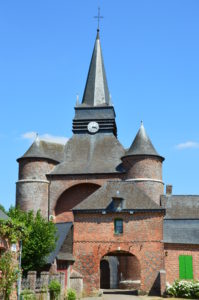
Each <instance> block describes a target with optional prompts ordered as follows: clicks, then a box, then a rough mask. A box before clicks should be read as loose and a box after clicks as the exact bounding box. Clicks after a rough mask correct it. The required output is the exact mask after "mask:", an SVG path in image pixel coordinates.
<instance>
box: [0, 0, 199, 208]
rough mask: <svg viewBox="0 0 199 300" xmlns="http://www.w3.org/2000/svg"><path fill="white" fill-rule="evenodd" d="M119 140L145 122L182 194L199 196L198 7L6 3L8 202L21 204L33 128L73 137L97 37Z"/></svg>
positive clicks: (1, 74)
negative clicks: (22, 169) (18, 186)
mask: <svg viewBox="0 0 199 300" xmlns="http://www.w3.org/2000/svg"><path fill="white" fill-rule="evenodd" d="M99 5H100V7H101V13H102V15H103V16H104V19H103V20H102V22H101V30H100V36H101V44H102V50H103V56H104V61H105V67H106V73H107V78H108V84H109V89H110V93H111V95H112V101H113V103H114V106H115V110H116V114H117V125H118V134H119V136H118V137H119V140H120V141H121V142H122V144H123V145H124V146H125V147H128V146H130V144H131V142H132V140H133V138H134V136H135V134H136V132H137V130H138V128H139V126H140V121H141V120H143V121H144V125H145V128H146V130H147V132H148V134H149V136H150V138H151V140H152V142H153V144H154V145H155V147H156V149H157V151H158V152H159V153H160V154H161V155H163V156H165V158H166V160H165V162H164V168H163V176H164V181H165V183H166V184H168V183H171V184H173V186H174V193H175V194H199V175H198V170H199V119H198V111H199V101H198V99H199V54H198V53H199V17H198V15H199V1H198V0H189V1H188V0H186V1H183V0H162V1H160V0H156V1H155V0H150V1H149V0H123V1H121V0H117V1H113V0H108V1H105V0H101V1H100V0H98V1H97V0H84V1H82V0H73V1H67V0H57V1H55V0H54V1H52V0H42V1H41V0H34V1H33V0H29V1H27V0H18V1H16V0H7V1H1V2H0V41H1V46H0V103H1V109H0V145H1V147H0V166H1V172H0V203H2V204H3V205H4V206H5V207H6V208H8V207H9V206H10V205H11V204H14V203H15V182H16V180H17V176H18V174H17V173H18V167H17V163H16V158H18V157H20V156H21V155H23V153H24V152H25V151H26V150H27V148H28V147H29V145H30V144H31V139H30V138H31V136H32V135H31V134H30V132H38V133H39V134H40V135H41V136H44V137H46V136H47V137H49V136H50V137H52V136H53V137H54V136H59V137H64V138H68V137H70V136H71V128H72V118H73V116H74V109H73V107H74V105H75V101H76V100H75V99H76V94H77V93H79V95H80V99H81V97H82V94H83V90H84V85H85V81H86V76H87V72H88V67H89V62H90V58H91V54H92V50H93V45H94V40H95V36H96V27H97V23H96V20H95V19H94V18H93V16H94V15H96V14H97V7H98V6H99Z"/></svg>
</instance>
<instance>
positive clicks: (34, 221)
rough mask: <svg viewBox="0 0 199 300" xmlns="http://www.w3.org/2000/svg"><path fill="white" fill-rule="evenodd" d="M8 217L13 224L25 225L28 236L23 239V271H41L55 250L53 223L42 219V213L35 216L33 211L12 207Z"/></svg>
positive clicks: (54, 228)
mask: <svg viewBox="0 0 199 300" xmlns="http://www.w3.org/2000/svg"><path fill="white" fill-rule="evenodd" d="M8 216H9V217H10V218H11V219H12V221H13V222H16V223H19V224H23V225H24V227H25V230H26V232H27V235H26V236H24V237H22V238H21V239H22V245H23V250H22V269H23V270H24V271H25V272H27V271H29V270H40V269H41V268H42V267H43V266H44V265H45V264H46V259H47V257H48V255H49V254H50V253H51V252H52V251H53V250H54V249H55V245H56V227H55V224H54V223H53V222H51V221H50V222H49V221H47V220H46V219H45V218H43V217H42V215H41V213H40V211H38V212H37V213H36V215H34V213H33V211H29V212H24V211H21V210H20V209H18V208H13V207H11V208H10V210H9V212H8Z"/></svg>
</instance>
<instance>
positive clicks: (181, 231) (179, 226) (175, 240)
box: [163, 219, 199, 245]
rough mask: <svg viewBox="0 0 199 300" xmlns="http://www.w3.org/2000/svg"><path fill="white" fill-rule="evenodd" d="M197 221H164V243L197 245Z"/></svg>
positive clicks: (198, 241) (198, 226)
mask: <svg viewBox="0 0 199 300" xmlns="http://www.w3.org/2000/svg"><path fill="white" fill-rule="evenodd" d="M198 228H199V220H169V219H166V220H164V239H163V240H164V242H165V243H172V244H195V245H199V230H198Z"/></svg>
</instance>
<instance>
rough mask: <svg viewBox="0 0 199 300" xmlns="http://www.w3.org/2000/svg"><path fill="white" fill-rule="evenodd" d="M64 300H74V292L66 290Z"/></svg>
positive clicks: (75, 297)
mask: <svg viewBox="0 0 199 300" xmlns="http://www.w3.org/2000/svg"><path fill="white" fill-rule="evenodd" d="M66 299H67V300H76V299H77V296H76V292H75V291H74V290H73V289H68V290H67V292H66Z"/></svg>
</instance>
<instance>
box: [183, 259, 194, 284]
mask: <svg viewBox="0 0 199 300" xmlns="http://www.w3.org/2000/svg"><path fill="white" fill-rule="evenodd" d="M185 266H186V279H193V262H192V256H190V255H186V256H185Z"/></svg>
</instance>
